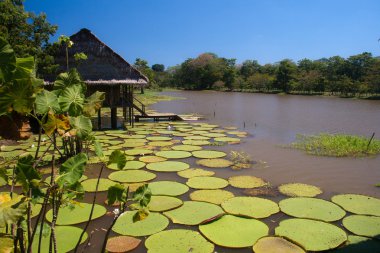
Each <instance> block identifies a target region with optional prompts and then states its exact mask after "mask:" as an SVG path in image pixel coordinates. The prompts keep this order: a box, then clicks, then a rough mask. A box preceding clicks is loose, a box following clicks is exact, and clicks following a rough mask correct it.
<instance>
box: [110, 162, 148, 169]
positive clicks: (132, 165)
mask: <svg viewBox="0 0 380 253" xmlns="http://www.w3.org/2000/svg"><path fill="white" fill-rule="evenodd" d="M145 165H146V164H145V163H144V162H140V161H128V162H126V163H125V166H124V167H123V168H122V169H121V170H139V169H141V168H144V167H145ZM107 168H109V169H111V170H119V168H118V167H117V164H116V163H112V164H109V165H107Z"/></svg>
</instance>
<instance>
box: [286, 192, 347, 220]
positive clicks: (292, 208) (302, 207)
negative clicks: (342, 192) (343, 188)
mask: <svg viewBox="0 0 380 253" xmlns="http://www.w3.org/2000/svg"><path fill="white" fill-rule="evenodd" d="M279 205H280V208H281V211H282V212H284V213H286V214H287V215H290V216H294V217H297V218H307V219H315V220H322V221H327V222H330V221H336V220H340V219H342V218H343V217H344V216H345V215H346V212H345V211H344V210H343V209H342V208H340V207H339V206H338V205H335V204H334V203H331V202H329V201H326V200H323V199H316V198H304V197H298V198H289V199H284V200H282V201H280V203H279Z"/></svg>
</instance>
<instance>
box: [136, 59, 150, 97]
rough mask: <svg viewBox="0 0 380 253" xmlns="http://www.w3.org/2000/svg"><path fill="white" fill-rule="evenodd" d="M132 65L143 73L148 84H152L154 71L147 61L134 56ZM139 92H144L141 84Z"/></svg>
mask: <svg viewBox="0 0 380 253" xmlns="http://www.w3.org/2000/svg"><path fill="white" fill-rule="evenodd" d="M134 67H135V68H136V69H138V70H139V71H140V72H141V73H142V74H143V75H145V76H146V77H148V79H149V82H150V84H154V72H153V70H152V69H151V68H149V66H148V61H146V60H143V59H141V58H136V60H135V64H134ZM141 94H144V87H143V86H142V85H141Z"/></svg>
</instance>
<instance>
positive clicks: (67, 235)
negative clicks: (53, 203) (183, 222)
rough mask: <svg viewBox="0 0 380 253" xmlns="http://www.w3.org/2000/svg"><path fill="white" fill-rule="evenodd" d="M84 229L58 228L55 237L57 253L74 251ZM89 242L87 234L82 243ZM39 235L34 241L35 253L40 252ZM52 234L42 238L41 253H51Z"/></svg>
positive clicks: (37, 234)
mask: <svg viewBox="0 0 380 253" xmlns="http://www.w3.org/2000/svg"><path fill="white" fill-rule="evenodd" d="M82 231H83V229H81V228H77V227H73V226H56V227H55V237H56V240H57V252H69V251H71V250H73V249H74V248H75V246H76V244H77V242H78V240H79V237H80V235H81V233H82ZM86 240H87V233H85V234H84V236H83V238H82V243H83V242H85V241H86ZM38 241H39V233H36V235H35V238H34V240H33V247H32V250H33V252H38ZM49 243H50V233H49V234H48V235H47V236H42V238H41V252H49Z"/></svg>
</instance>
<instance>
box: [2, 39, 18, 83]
mask: <svg viewBox="0 0 380 253" xmlns="http://www.w3.org/2000/svg"><path fill="white" fill-rule="evenodd" d="M15 68H16V55H15V53H14V51H13V49H12V47H11V45H9V44H8V42H7V41H6V40H5V39H4V38H2V37H0V83H3V82H4V81H5V80H8V79H9V76H10V75H11V74H12V72H13V71H14V70H15Z"/></svg>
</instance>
